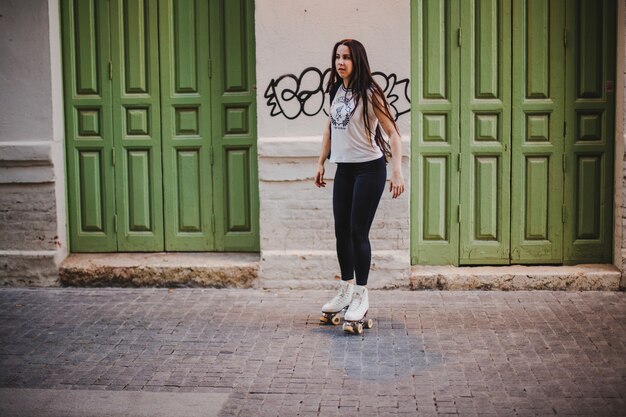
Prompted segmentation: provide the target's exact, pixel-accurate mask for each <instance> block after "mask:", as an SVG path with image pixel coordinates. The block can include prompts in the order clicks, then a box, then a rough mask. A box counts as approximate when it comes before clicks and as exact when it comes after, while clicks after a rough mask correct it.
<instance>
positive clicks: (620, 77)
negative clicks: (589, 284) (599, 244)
mask: <svg viewBox="0 0 626 417" xmlns="http://www.w3.org/2000/svg"><path fill="white" fill-rule="evenodd" d="M616 81H617V83H616V89H615V91H616V92H617V94H616V96H615V125H616V126H615V208H616V210H615V239H614V242H615V250H614V260H615V265H616V266H617V267H618V268H619V269H620V270H621V271H622V279H621V284H620V286H621V288H622V289H626V129H624V126H625V125H626V0H621V1H619V2H618V13H617V69H616Z"/></svg>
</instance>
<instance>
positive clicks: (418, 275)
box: [410, 264, 621, 291]
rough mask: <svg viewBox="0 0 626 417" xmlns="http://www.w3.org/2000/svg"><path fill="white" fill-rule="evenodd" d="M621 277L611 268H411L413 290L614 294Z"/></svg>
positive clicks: (609, 266)
mask: <svg viewBox="0 0 626 417" xmlns="http://www.w3.org/2000/svg"><path fill="white" fill-rule="evenodd" d="M620 278H621V273H620V271H619V270H618V269H617V268H616V267H615V266H614V265H597V264H592V265H591V264H590V265H576V266H521V265H514V266H502V267H490V266H479V267H453V266H424V265H419V266H413V268H412V272H411V279H410V288H411V289H416V290H424V289H428V290H435V289H438V290H502V291H515V290H552V291H553V290H570V291H589V290H595V291H597V290H602V291H617V290H619V286H620Z"/></svg>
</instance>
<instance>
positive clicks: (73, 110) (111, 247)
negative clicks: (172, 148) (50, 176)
mask: <svg viewBox="0 0 626 417" xmlns="http://www.w3.org/2000/svg"><path fill="white" fill-rule="evenodd" d="M61 14H62V29H63V31H62V32H63V44H64V46H65V47H64V48H63V60H64V69H63V70H64V79H65V82H64V91H65V127H66V130H65V132H66V135H65V141H66V150H67V188H68V209H69V210H68V211H69V216H68V221H69V223H70V249H71V250H72V251H73V252H93V251H115V250H116V249H117V241H116V234H115V191H114V184H115V183H114V173H113V164H112V162H113V127H112V119H111V84H110V82H109V70H110V68H109V62H110V59H111V58H110V45H109V2H108V1H94V2H86V1H83V2H77V1H76V2H75V1H64V2H63V3H62V10H61Z"/></svg>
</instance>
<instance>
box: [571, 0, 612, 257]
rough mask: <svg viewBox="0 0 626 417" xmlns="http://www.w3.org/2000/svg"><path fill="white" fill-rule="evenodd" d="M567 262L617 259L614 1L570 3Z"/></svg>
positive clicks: (600, 0) (580, 0) (599, 0)
mask: <svg viewBox="0 0 626 417" xmlns="http://www.w3.org/2000/svg"><path fill="white" fill-rule="evenodd" d="M567 6H568V7H567V34H566V39H567V49H566V54H567V56H566V62H567V73H566V77H565V78H566V93H565V109H566V112H565V113H566V133H565V164H566V175H565V188H564V191H565V213H564V215H565V219H564V220H565V242H564V243H565V244H564V259H563V261H564V263H566V264H573V263H587V262H611V261H612V259H613V250H612V242H613V158H614V153H613V152H614V149H615V139H614V134H615V133H614V132H615V88H614V84H615V81H614V80H615V53H616V52H615V50H616V48H615V40H616V18H617V7H616V3H615V1H614V0H585V1H582V0H579V1H572V2H568V3H567Z"/></svg>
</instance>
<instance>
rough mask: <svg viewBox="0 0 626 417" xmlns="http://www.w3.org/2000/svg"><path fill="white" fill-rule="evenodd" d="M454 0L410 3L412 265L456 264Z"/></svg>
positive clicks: (456, 57) (456, 5)
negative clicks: (412, 80)
mask: <svg viewBox="0 0 626 417" xmlns="http://www.w3.org/2000/svg"><path fill="white" fill-rule="evenodd" d="M459 4H460V1H459V0H446V1H441V0H418V1H414V2H411V20H412V22H413V24H412V25H411V39H412V42H411V57H412V59H411V73H412V74H413V75H414V76H413V79H414V80H419V82H412V83H411V97H412V100H411V103H412V108H413V111H412V112H411V137H412V141H411V155H413V158H412V164H411V178H412V179H413V180H412V181H411V220H412V225H413V227H412V228H411V261H412V263H414V264H427V265H428V264H430V265H432V264H455V265H456V264H458V258H459V254H458V248H459V242H458V236H459V225H458V218H457V210H456V208H457V206H458V202H459V200H458V195H459V177H458V172H457V170H458V159H457V156H458V154H459V128H458V126H459V79H458V71H457V69H458V68H459V46H458V44H457V39H456V31H457V28H458V27H459V19H460V16H459Z"/></svg>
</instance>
